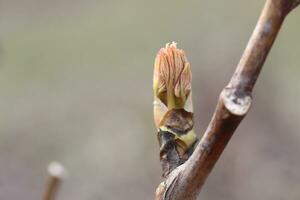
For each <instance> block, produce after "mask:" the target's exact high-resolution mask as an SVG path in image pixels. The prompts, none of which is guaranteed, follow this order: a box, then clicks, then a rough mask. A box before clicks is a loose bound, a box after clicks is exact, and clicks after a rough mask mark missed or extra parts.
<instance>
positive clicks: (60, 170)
mask: <svg viewBox="0 0 300 200" xmlns="http://www.w3.org/2000/svg"><path fill="white" fill-rule="evenodd" d="M48 174H49V180H48V184H47V188H46V191H45V194H44V197H43V200H55V197H56V194H57V191H58V188H59V186H60V184H61V182H62V180H63V179H64V177H65V174H66V172H65V169H64V167H63V166H62V165H61V164H60V163H58V162H52V163H50V164H49V166H48Z"/></svg>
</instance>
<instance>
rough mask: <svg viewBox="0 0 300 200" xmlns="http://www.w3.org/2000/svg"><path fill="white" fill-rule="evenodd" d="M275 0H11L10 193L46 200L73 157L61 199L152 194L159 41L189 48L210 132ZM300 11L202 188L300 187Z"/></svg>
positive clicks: (4, 192) (1, 160)
mask: <svg viewBox="0 0 300 200" xmlns="http://www.w3.org/2000/svg"><path fill="white" fill-rule="evenodd" d="M263 4H264V1H262V0H253V1H246V0H240V1H238V0H228V1H198V0H188V1H174V0H166V1H156V0H155V1H139V0H128V1H108V0H100V1H96V0H88V1H83V0H52V1H50V0H0V91H1V92H0V99H1V100H0V199H1V200H20V199H22V200H23V199H25V200H27V199H28V200H39V199H41V197H42V194H43V192H44V190H45V185H46V180H47V171H46V168H47V165H48V163H49V162H51V161H53V160H55V161H60V162H62V163H63V164H64V166H65V167H66V168H67V169H68V178H67V180H66V181H65V182H64V183H63V185H62V187H61V189H60V191H59V196H58V198H57V199H58V200H115V199H128V200H129V199H144V200H152V199H153V196H154V191H155V189H156V187H157V185H158V184H159V182H160V181H161V180H162V178H161V169H160V163H159V159H158V144H157V141H156V133H155V127H154V124H153V119H152V98H153V97H152V73H153V62H154V57H155V55H156V52H157V51H158V50H159V49H160V47H162V46H164V44H165V43H166V42H170V41H176V42H178V47H179V48H183V49H184V50H185V51H186V53H187V56H188V59H189V61H190V63H191V65H192V71H193V95H194V96H193V99H194V107H195V114H196V122H197V123H196V128H197V132H198V135H199V136H201V135H202V134H203V132H204V131H205V129H206V126H207V125H208V122H209V120H210V117H211V115H212V113H213V111H214V108H215V105H216V102H217V99H218V95H219V93H220V91H221V89H222V88H223V87H224V86H225V85H226V84H227V82H228V81H229V79H230V77H231V75H232V73H233V71H234V69H235V67H236V65H237V63H238V61H239V58H240V56H241V54H242V51H243V49H244V48H245V46H246V44H247V41H248V39H249V37H250V35H251V32H252V30H253V28H254V26H255V23H256V21H257V19H258V16H259V13H260V11H261V9H262V7H263ZM299 20H300V9H299V10H296V11H294V12H292V14H290V15H289V17H288V18H287V20H286V21H285V24H284V25H283V27H282V30H281V31H280V34H279V36H278V38H277V41H276V42H275V45H274V47H273V49H272V51H271V53H270V55H269V57H268V59H267V61H266V64H265V66H264V69H263V71H262V73H261V75H260V78H259V80H258V83H257V85H256V88H255V91H254V104H253V107H252V109H251V111H250V113H249V115H248V116H247V117H246V118H245V119H244V121H243V122H242V124H241V126H240V127H239V128H238V130H237V131H236V133H235V135H234V136H233V138H232V140H231V141H230V143H229V145H228V146H227V148H226V150H225V151H224V153H223V155H222V157H221V159H220V160H219V161H218V163H217V165H216V167H215V168H214V169H213V171H212V173H211V175H210V176H209V178H208V181H207V183H206V185H205V187H204V188H203V191H202V193H201V195H200V198H199V199H211V200H213V199H222V200H239V199H243V200H252V199H272V200H277V199H278V200H281V199H290V200H299V199H300V172H299V171H300V159H299V153H300V135H299V131H298V130H299V128H300V126H299V118H300V105H299V101H300V79H299V72H300V68H299V64H300V61H299V54H300V45H299V38H298V36H299V34H300V26H299Z"/></svg>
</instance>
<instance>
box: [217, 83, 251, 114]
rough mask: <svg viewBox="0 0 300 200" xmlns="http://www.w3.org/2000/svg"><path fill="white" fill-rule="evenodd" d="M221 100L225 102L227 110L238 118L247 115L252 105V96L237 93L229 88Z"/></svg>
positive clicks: (222, 94)
mask: <svg viewBox="0 0 300 200" xmlns="http://www.w3.org/2000/svg"><path fill="white" fill-rule="evenodd" d="M220 98H221V100H222V101H223V103H224V106H225V108H226V109H227V110H228V111H229V112H230V113H231V114H233V115H237V116H244V115H246V114H247V113H248V111H249V109H250V107H251V103H252V97H251V95H250V94H248V93H247V92H237V90H235V89H233V88H228V87H227V88H224V89H223V91H222V93H221V96H220ZM228 116H229V115H228ZM225 117H226V116H225Z"/></svg>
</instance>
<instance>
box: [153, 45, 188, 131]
mask: <svg viewBox="0 0 300 200" xmlns="http://www.w3.org/2000/svg"><path fill="white" fill-rule="evenodd" d="M191 83H192V73H191V67H190V63H189V62H188V60H187V58H186V55H185V53H184V51H183V50H181V49H178V48H177V45H176V43H175V42H172V43H171V44H169V43H167V44H166V46H165V48H161V49H160V50H159V52H158V53H157V56H156V58H155V63H154V76H153V90H154V118H155V124H156V125H158V124H159V122H160V120H161V119H162V117H163V115H164V114H165V113H166V111H168V110H171V109H174V108H176V109H177V108H186V107H189V108H190V107H191V105H188V106H187V105H186V104H187V103H188V104H191V97H190V96H191V95H190V94H191V87H192V84H191ZM188 99H190V100H188ZM191 109H192V108H191Z"/></svg>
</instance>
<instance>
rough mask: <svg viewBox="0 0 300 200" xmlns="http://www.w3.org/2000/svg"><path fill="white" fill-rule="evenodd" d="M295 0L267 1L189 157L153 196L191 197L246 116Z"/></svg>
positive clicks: (171, 199)
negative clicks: (259, 79) (253, 91)
mask: <svg viewBox="0 0 300 200" xmlns="http://www.w3.org/2000/svg"><path fill="white" fill-rule="evenodd" d="M299 3H300V1H299V0H267V1H266V4H265V6H264V8H263V11H262V13H261V16H260V18H259V20H258V22H257V25H256V27H255V30H254V32H253V34H252V36H251V38H250V40H249V42H248V45H247V47H246V49H245V51H244V53H243V55H242V57H241V60H240V62H239V64H238V66H237V68H236V71H235V73H234V74H233V77H232V78H231V80H230V82H229V83H228V85H227V86H226V87H225V88H224V89H223V91H222V92H221V94H220V97H219V101H218V103H217V106H216V110H215V113H214V114H213V117H212V119H211V122H210V124H209V126H208V128H207V130H206V132H205V134H204V136H203V137H202V139H201V140H200V142H199V144H198V145H197V147H196V149H195V151H194V153H193V154H192V156H191V157H190V158H189V159H188V160H187V161H186V162H185V163H184V164H183V165H181V166H179V167H177V168H176V169H175V170H173V171H172V173H171V174H170V175H169V176H168V177H167V179H166V180H165V181H164V182H163V184H161V185H160V186H159V188H158V190H157V194H156V199H160V200H162V199H163V200H183V199H185V200H195V199H197V196H198V195H199V192H200V190H201V188H202V186H203V184H204V182H205V180H206V178H207V176H208V175H209V173H210V171H211V170H212V168H213V167H214V165H215V163H216V162H217V160H218V158H219V157H220V155H221V153H222V152H223V150H224V148H225V147H226V145H227V143H228V141H229V140H230V138H231V136H232V135H233V133H234V131H235V130H236V128H237V127H238V125H239V124H240V122H241V121H242V119H243V118H244V117H245V116H246V115H247V113H248V111H249V109H250V107H251V102H252V90H253V87H254V85H255V83H256V80H257V78H258V76H259V74H260V71H261V69H262V67H263V64H264V62H265V59H266V58H267V55H268V53H269V51H270V49H271V47H272V45H273V43H274V41H275V39H276V36H277V34H278V32H279V30H280V27H281V25H282V23H283V21H284V19H285V17H286V16H287V14H288V13H289V12H290V11H291V10H292V9H294V8H295V7H296V6H298V5H299Z"/></svg>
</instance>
